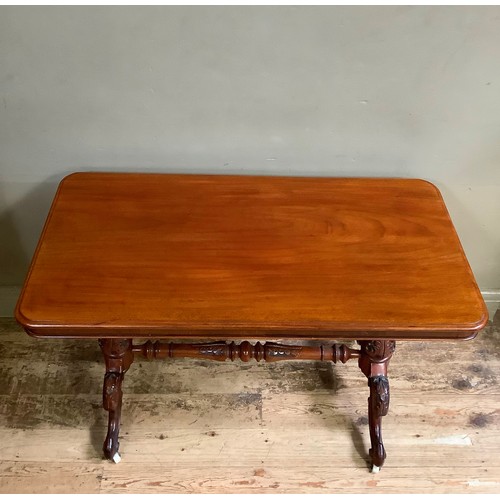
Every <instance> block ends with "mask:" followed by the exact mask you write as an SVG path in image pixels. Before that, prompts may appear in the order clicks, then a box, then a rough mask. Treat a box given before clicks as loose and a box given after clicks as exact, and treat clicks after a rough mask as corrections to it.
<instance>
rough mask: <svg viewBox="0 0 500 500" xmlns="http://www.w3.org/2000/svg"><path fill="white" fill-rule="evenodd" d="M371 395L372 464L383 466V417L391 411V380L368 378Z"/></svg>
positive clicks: (369, 411)
mask: <svg viewBox="0 0 500 500" xmlns="http://www.w3.org/2000/svg"><path fill="white" fill-rule="evenodd" d="M368 386H369V387H370V397H369V399H368V420H369V422H370V440H371V446H372V447H371V448H370V452H369V453H370V458H371V461H372V465H373V466H376V467H378V468H380V467H382V465H383V464H384V460H385V457H386V454H385V448H384V444H383V443H382V417H383V416H385V415H387V412H388V411H389V381H388V380H387V377H385V376H377V377H370V378H369V379H368Z"/></svg>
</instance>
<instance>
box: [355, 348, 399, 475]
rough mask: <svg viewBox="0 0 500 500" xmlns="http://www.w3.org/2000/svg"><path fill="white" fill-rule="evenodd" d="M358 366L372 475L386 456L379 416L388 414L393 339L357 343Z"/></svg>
mask: <svg viewBox="0 0 500 500" xmlns="http://www.w3.org/2000/svg"><path fill="white" fill-rule="evenodd" d="M359 344H360V345H361V356H360V358H359V367H360V368H361V371H362V372H363V373H364V374H365V375H366V377H367V378H368V387H369V388H370V397H369V398H368V421H369V425H370V441H371V448H370V451H369V454H370V459H371V464H372V472H374V473H376V472H378V471H379V470H380V468H381V467H382V465H383V464H384V461H385V458H386V453H385V448H384V444H383V442H382V417H383V416H385V415H387V413H388V411H389V400H390V393H389V380H388V378H387V366H388V364H389V360H390V359H391V357H392V355H393V353H394V350H395V348H396V343H395V342H394V341H393V340H372V341H361V342H359Z"/></svg>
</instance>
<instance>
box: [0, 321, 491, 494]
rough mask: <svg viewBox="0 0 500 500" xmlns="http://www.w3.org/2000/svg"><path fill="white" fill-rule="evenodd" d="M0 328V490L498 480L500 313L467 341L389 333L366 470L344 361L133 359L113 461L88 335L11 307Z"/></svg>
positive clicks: (358, 489)
mask: <svg viewBox="0 0 500 500" xmlns="http://www.w3.org/2000/svg"><path fill="white" fill-rule="evenodd" d="M0 335H1V337H2V342H1V343H0V442H1V443H2V444H1V447H0V493H69V492H75V493H76V492H78V493H98V492H101V493H366V492H370V493H498V491H500V466H499V465H498V460H497V457H498V450H499V449H500V380H499V377H500V313H497V316H496V318H495V320H494V321H493V322H492V323H490V324H489V325H488V327H487V328H486V329H485V330H484V331H483V332H481V334H480V335H479V336H478V337H477V339H475V340H473V341H470V342H456V343H453V342H429V343H425V342H406V343H404V342H403V343H399V344H398V347H397V350H396V353H395V355H394V357H393V359H392V361H391V364H390V367H389V375H390V383H391V407H390V411H389V415H388V416H387V417H384V419H383V434H384V442H385V445H386V449H387V452H388V457H387V460H386V464H385V466H384V468H383V469H382V471H381V472H380V473H379V474H370V472H369V470H368V466H367V459H368V457H367V452H368V447H369V433H368V420H367V397H368V387H367V384H366V379H365V378H364V376H362V375H361V373H360V371H359V369H358V368H357V366H356V362H355V361H351V362H349V363H348V364H346V365H338V366H337V365H332V364H328V363H321V362H282V363H274V364H268V365H266V364H263V363H261V364H257V363H256V362H255V361H253V362H250V363H248V364H243V363H240V362H236V363H231V362H227V363H214V362H209V361H202V360H180V359H179V360H175V361H164V362H160V361H155V362H152V363H150V362H147V361H142V360H137V361H136V362H135V363H134V364H133V365H132V367H131V369H130V370H129V372H128V373H127V375H126V379H125V384H124V392H125V398H124V406H123V415H122V421H123V423H122V433H121V436H122V438H121V447H120V449H121V453H122V458H123V460H122V462H121V463H120V464H117V465H115V464H112V463H108V462H105V461H103V460H102V454H101V446H102V441H103V439H104V436H105V431H106V421H107V416H106V414H105V412H104V410H103V409H102V407H101V404H102V394H101V384H102V378H103V373H104V372H103V363H102V360H101V354H100V351H99V348H98V346H97V343H95V342H87V341H84V342H81V341H79V342H76V341H71V340H36V339H33V338H31V337H29V336H28V335H26V334H25V333H24V332H23V331H22V330H21V329H20V328H19V327H18V326H17V325H16V323H15V322H14V320H12V319H1V320H0Z"/></svg>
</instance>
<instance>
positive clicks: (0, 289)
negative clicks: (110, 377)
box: [0, 285, 500, 320]
mask: <svg viewBox="0 0 500 500" xmlns="http://www.w3.org/2000/svg"><path fill="white" fill-rule="evenodd" d="M20 293H21V287H20V286H2V285H0V318H11V317H13V316H14V308H15V307H16V302H17V299H18V297H19V294H20ZM481 294H482V296H483V299H484V301H485V302H486V307H487V308H488V313H489V315H490V320H492V319H493V316H495V313H496V312H497V310H498V307H499V306H500V290H498V289H491V288H489V289H485V290H481Z"/></svg>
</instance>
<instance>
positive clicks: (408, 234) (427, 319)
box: [16, 173, 488, 471]
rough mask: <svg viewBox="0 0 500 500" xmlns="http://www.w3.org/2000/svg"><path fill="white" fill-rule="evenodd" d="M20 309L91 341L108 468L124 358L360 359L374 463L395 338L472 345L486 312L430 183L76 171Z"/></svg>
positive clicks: (380, 455) (50, 334) (54, 330)
mask: <svg viewBox="0 0 500 500" xmlns="http://www.w3.org/2000/svg"><path fill="white" fill-rule="evenodd" d="M16 318H17V320H18V322H19V323H20V324H21V325H22V326H23V327H24V329H25V330H26V331H27V332H28V333H29V334H30V335H32V336H34V337H47V338H56V337H57V338H73V339H82V338H95V339H98V340H99V343H100V346H101V349H102V352H103V354H104V359H105V363H106V374H105V377H104V390H103V393H104V397H103V399H104V408H105V410H107V411H108V412H109V425H108V434H107V437H106V440H105V442H104V454H105V456H106V457H107V458H109V459H112V460H114V461H119V459H120V455H119V454H118V446H119V443H118V433H119V427H120V414H121V405H122V389H121V387H122V381H123V377H124V374H125V372H126V371H127V370H128V369H129V367H130V365H131V364H132V362H133V360H134V356H136V355H142V356H145V357H146V358H147V359H152V358H176V357H196V358H204V359H213V360H216V361H224V360H227V359H231V360H236V359H240V360H241V361H244V362H247V361H250V360H253V359H255V360H257V361H261V360H265V361H278V360H304V359H310V360H325V361H332V362H334V363H337V362H338V361H341V362H343V363H345V362H346V361H347V360H348V359H350V358H357V360H358V364H359V367H360V369H361V371H362V373H363V374H364V375H365V376H366V377H367V378H368V385H369V389H370V397H369V399H368V415H369V425H370V439H371V449H370V457H371V461H372V470H374V471H377V470H378V469H379V468H380V467H381V466H382V464H383V462H384V459H385V456H386V454H385V450H384V446H383V443H382V436H381V419H382V416H384V415H386V414H387V411H388V407H389V382H388V379H387V366H388V363H389V360H390V359H391V356H392V355H393V353H394V350H395V345H396V343H395V341H396V340H453V339H455V340H465V339H470V338H473V337H474V336H475V335H476V334H477V333H478V331H479V330H480V329H481V328H483V327H484V326H485V324H486V322H487V320H488V314H487V310H486V307H485V304H484V302H483V300H482V297H481V294H480V292H479V290H478V287H477V285H476V283H475V280H474V276H473V274H472V272H471V269H470V267H469V264H468V262H467V260H466V257H465V255H464V252H463V250H462V247H461V245H460V242H459V239H458V237H457V234H456V232H455V230H454V228H453V225H452V222H451V220H450V217H449V215H448V212H447V210H446V207H445V204H444V202H443V199H442V197H441V195H440V193H439V191H438V190H437V188H436V187H435V186H434V185H432V184H430V183H429V182H426V181H423V180H417V179H366V178H363V179H359V178H351V179H344V178H297V177H262V176H261V177H251V176H215V175H213V176H211V175H167V174H118V173H75V174H72V175H70V176H68V177H66V178H64V179H63V180H62V182H61V184H60V186H59V189H58V191H57V194H56V196H55V199H54V202H53V205H52V207H51V209H50V213H49V215H48V218H47V222H46V224H45V227H44V230H43V233H42V235H41V238H40V241H39V244H38V247H37V249H36V252H35V255H34V257H33V261H32V264H31V268H30V270H29V274H28V276H27V279H26V282H25V285H24V288H23V291H22V293H21V296H20V298H19V301H18V304H17V307H16ZM146 338H148V339H150V340H147V341H146V342H144V343H139V344H134V342H133V341H134V340H136V341H137V339H146ZM151 339H155V342H153V341H152V340H151ZM157 339H169V342H161V341H160V340H157ZM174 339H183V341H182V342H171V340H174ZM244 339H252V340H254V342H253V343H250V342H249V341H248V340H244ZM277 339H300V340H303V341H309V340H313V339H314V340H318V339H320V340H322V341H330V340H333V339H344V340H356V341H357V342H358V344H359V349H357V348H356V349H355V348H352V347H348V346H346V345H343V344H333V345H332V344H330V343H324V344H323V345H320V346H312V345H311V342H309V345H302V346H301V345H283V344H281V343H276V342H275V340H277ZM186 340H188V342H186ZM189 340H191V342H189ZM195 340H196V342H194V341H195ZM261 340H262V341H268V342H264V343H261V342H260V341H261ZM270 340H272V341H271V342H269V341H270ZM230 341H232V342H230ZM255 341H256V342H255ZM418 363H419V361H418V359H415V363H414V365H413V366H409V367H408V369H409V370H416V369H418Z"/></svg>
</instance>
